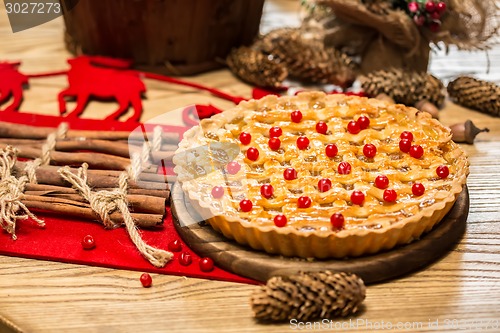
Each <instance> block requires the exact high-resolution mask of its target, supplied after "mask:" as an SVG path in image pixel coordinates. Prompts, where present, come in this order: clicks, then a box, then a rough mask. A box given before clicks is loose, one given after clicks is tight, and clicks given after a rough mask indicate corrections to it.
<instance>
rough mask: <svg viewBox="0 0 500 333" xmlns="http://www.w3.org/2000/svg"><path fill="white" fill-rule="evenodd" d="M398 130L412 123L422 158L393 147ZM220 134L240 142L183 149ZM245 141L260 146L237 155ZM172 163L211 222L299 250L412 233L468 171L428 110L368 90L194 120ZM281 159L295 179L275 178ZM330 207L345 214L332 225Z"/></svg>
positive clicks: (254, 103)
mask: <svg viewBox="0 0 500 333" xmlns="http://www.w3.org/2000/svg"><path fill="white" fill-rule="evenodd" d="M295 110H300V112H301V113H302V115H303V117H302V120H301V121H300V122H299V123H295V122H293V121H291V113H292V112H293V111H295ZM360 116H366V117H368V118H369V119H370V125H369V127H368V128H367V129H363V130H361V131H360V132H359V133H358V134H351V133H349V131H348V130H347V124H348V123H349V122H350V121H352V120H357V119H358V118H359V117H360ZM318 121H323V122H325V123H326V124H327V125H328V132H327V133H326V134H321V133H318V132H317V131H316V124H317V122H318ZM273 126H279V127H280V128H281V129H282V132H283V134H282V135H281V136H280V137H279V138H280V140H281V147H280V149H279V150H276V151H274V150H272V149H270V147H269V144H268V140H269V129H270V128H271V127H273ZM403 131H409V132H411V133H412V134H413V137H414V138H413V142H412V144H414V145H420V146H421V147H422V148H423V149H424V154H423V156H422V157H421V158H414V157H412V156H410V154H408V153H403V152H401V150H400V147H399V141H400V134H401V133H402V132H403ZM241 132H247V133H250V134H251V136H252V140H251V142H250V143H249V144H248V145H243V144H242V143H241V142H240V140H239V135H240V133H241ZM299 136H306V137H307V138H308V139H309V140H310V143H309V147H308V148H307V149H305V150H301V149H299V148H298V147H297V144H296V140H297V138H298V137H299ZM226 143H227V144H230V145H231V147H233V148H234V147H239V149H241V151H240V152H239V151H236V152H234V151H233V152H232V156H230V157H228V156H225V158H226V160H224V156H223V158H222V159H220V158H219V159H218V158H217V157H220V156H221V154H220V151H219V152H218V153H217V154H213V155H210V154H205V155H203V154H199V153H197V154H194V155H193V154H190V151H192V150H193V149H195V150H196V149H199V147H207V146H210V145H214V147H216V146H217V145H221V144H226ZM368 143H369V144H373V145H375V146H376V148H377V153H376V155H375V157H373V158H367V157H366V156H365V155H364V154H363V146H364V145H365V144H368ZM328 144H335V145H336V146H337V147H338V154H337V156H335V157H333V158H330V157H328V156H327V155H326V154H325V146H326V145H328ZM217 147H219V148H220V146H217ZM250 147H254V148H257V149H258V151H259V157H258V159H257V160H256V161H251V160H249V159H248V158H247V157H246V155H245V153H246V150H247V149H249V148H250ZM222 155H224V153H222ZM229 155H231V154H229ZM214 156H215V158H213V157H214ZM233 158H234V161H236V162H237V163H239V165H240V166H241V170H240V171H239V172H238V173H236V174H231V173H228V172H227V171H226V169H225V167H224V164H225V163H227V162H228V161H229V160H231V159H233ZM214 161H215V162H214ZM341 162H348V163H349V164H350V165H351V167H352V171H351V173H350V174H345V175H343V174H339V173H338V170H337V167H338V164H339V163H341ZM174 163H175V165H176V166H175V172H176V173H177V174H178V180H179V181H180V182H181V184H182V188H183V190H184V192H185V193H186V194H187V197H188V198H189V200H190V203H191V204H192V205H193V207H195V208H196V209H197V211H198V212H199V213H200V214H201V216H202V217H204V218H206V220H207V222H209V223H210V225H211V226H212V227H213V228H214V229H215V230H217V231H219V232H221V233H222V234H223V235H224V236H226V237H227V238H230V239H234V240H236V241H237V242H238V243H241V244H247V245H249V246H251V247H252V248H254V249H257V250H264V251H266V252H268V253H272V254H281V255H284V256H298V257H303V258H309V257H313V258H344V257H353V256H361V255H366V254H373V253H377V252H380V251H383V250H388V249H391V248H393V247H395V246H396V245H400V244H406V243H409V242H411V241H413V240H416V239H418V238H419V237H420V236H421V235H422V234H424V233H425V232H428V231H430V230H431V229H432V228H433V227H434V226H435V225H436V224H437V223H438V222H439V221H440V220H441V219H442V218H443V217H444V216H445V215H446V213H448V211H449V210H450V209H451V207H452V206H453V204H454V202H455V200H456V198H457V196H458V195H459V194H460V192H461V191H462V188H463V186H464V185H465V183H466V178H467V175H468V172H469V171H468V161H467V158H466V155H465V153H464V151H463V150H462V149H461V148H460V147H459V146H458V145H457V144H456V143H454V142H453V141H452V140H451V134H450V130H449V129H448V128H446V127H444V126H443V125H442V124H441V123H439V122H438V121H437V120H434V119H432V117H431V116H430V115H429V114H428V113H425V112H420V111H418V110H417V109H414V108H411V107H406V106H404V105H400V104H388V103H387V102H383V101H380V100H376V99H368V98H361V97H356V96H346V95H326V94H324V93H320V92H306V93H300V94H298V95H297V96H286V97H277V96H267V97H265V98H262V99H260V100H250V101H248V102H242V103H240V104H239V105H238V106H236V107H235V108H232V109H230V110H227V111H225V112H222V113H220V114H218V115H215V116H214V117H212V118H210V119H205V120H202V121H201V123H200V125H199V126H196V127H193V128H192V129H190V130H188V131H187V132H186V133H185V135H184V139H183V140H182V142H181V143H180V145H179V149H178V150H177V151H176V154H175V157H174ZM442 165H445V166H447V167H448V168H449V171H450V173H449V175H448V176H447V177H446V178H444V179H443V178H441V177H439V176H438V175H437V173H436V169H437V168H438V167H439V166H442ZM289 167H293V168H295V169H296V171H297V172H298V177H297V179H295V180H285V179H284V177H283V172H284V170H285V169H286V168H289ZM200 170H201V171H200ZM378 175H386V176H387V177H388V179H389V188H390V189H394V190H395V191H396V192H397V200H396V201H395V202H387V201H384V198H383V196H384V189H380V188H377V187H376V186H375V184H374V181H375V178H376V177H377V176H378ZM322 178H328V179H330V180H331V182H332V188H331V189H330V190H328V191H326V192H321V191H319V190H318V181H319V180H320V179H322ZM415 182H420V183H421V184H423V185H424V187H425V192H424V194H423V195H420V196H416V195H414V194H413V193H412V185H413V184H414V183H415ZM263 184H271V185H272V186H273V188H274V194H273V197H271V198H269V199H266V198H264V197H263V196H262V195H261V192H260V187H261V186H262V185H263ZM215 186H221V187H222V188H223V189H224V195H223V196H222V197H221V198H214V197H213V196H212V194H211V191H212V189H213V188H214V187H215ZM354 190H358V191H361V192H363V193H364V194H365V200H364V202H363V204H362V205H358V204H353V203H352V201H351V199H350V196H351V193H352V192H353V191H354ZM301 196H308V197H309V198H310V199H311V200H312V205H311V206H310V207H309V208H299V207H298V205H297V200H298V198H299V197H301ZM242 199H248V200H251V201H252V203H253V208H252V210H251V211H249V212H243V211H241V209H240V205H239V204H240V201H241V200H242ZM334 213H341V214H342V215H343V216H344V218H345V224H344V227H343V228H342V229H337V228H334V227H332V225H331V222H330V217H331V215H332V214H334ZM278 214H282V215H285V216H286V218H287V224H286V226H284V227H277V226H276V225H275V224H274V221H273V219H274V217H275V216H276V215H278Z"/></svg>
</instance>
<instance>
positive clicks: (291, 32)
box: [254, 28, 356, 88]
mask: <svg viewBox="0 0 500 333" xmlns="http://www.w3.org/2000/svg"><path fill="white" fill-rule="evenodd" d="M254 47H256V48H257V49H259V50H261V51H262V52H265V53H267V54H269V55H271V56H272V58H273V59H275V60H276V61H278V62H279V63H281V64H283V65H284V66H286V68H287V70H288V72H289V73H290V75H291V76H293V77H295V78H297V79H299V80H303V81H307V82H313V83H331V84H335V85H338V86H341V87H344V88H345V87H349V86H350V85H351V84H352V82H354V80H355V78H356V74H355V67H356V66H355V64H354V62H353V61H352V60H351V58H349V57H348V56H347V55H345V54H344V53H342V52H340V51H338V50H336V49H333V48H326V47H325V45H324V43H322V42H320V41H317V40H313V39H307V38H305V37H303V35H302V32H301V31H300V30H299V29H291V28H283V29H277V30H274V31H271V32H270V33H268V34H267V35H264V36H262V37H261V38H260V39H259V40H258V41H257V42H256V43H255V44H254Z"/></svg>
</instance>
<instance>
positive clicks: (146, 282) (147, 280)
mask: <svg viewBox="0 0 500 333" xmlns="http://www.w3.org/2000/svg"><path fill="white" fill-rule="evenodd" d="M139 280H141V284H142V286H143V287H144V288H149V287H151V286H152V285H153V279H152V278H151V275H149V274H148V273H142V275H141V277H140V278H139Z"/></svg>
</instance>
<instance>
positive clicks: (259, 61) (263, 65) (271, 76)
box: [226, 46, 288, 88]
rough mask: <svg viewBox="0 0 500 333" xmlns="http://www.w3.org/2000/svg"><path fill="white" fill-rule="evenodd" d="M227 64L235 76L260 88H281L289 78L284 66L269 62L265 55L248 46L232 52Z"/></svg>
mask: <svg viewBox="0 0 500 333" xmlns="http://www.w3.org/2000/svg"><path fill="white" fill-rule="evenodd" d="M226 62H227V65H228V66H229V68H230V69H231V71H232V72H233V73H234V74H235V75H237V76H238V77H239V78H241V79H242V80H243V81H246V82H249V83H251V84H255V85H256V86H259V87H271V88H276V87H279V86H281V83H282V82H283V80H284V79H285V78H286V77H287V76H288V72H287V70H286V68H285V67H284V66H283V65H281V64H278V63H277V62H274V61H272V60H269V58H268V56H266V55H265V54H264V53H262V52H260V51H257V50H254V49H251V48H249V47H246V46H242V47H240V48H237V49H234V50H232V51H231V52H230V53H229V55H228V56H227V59H226Z"/></svg>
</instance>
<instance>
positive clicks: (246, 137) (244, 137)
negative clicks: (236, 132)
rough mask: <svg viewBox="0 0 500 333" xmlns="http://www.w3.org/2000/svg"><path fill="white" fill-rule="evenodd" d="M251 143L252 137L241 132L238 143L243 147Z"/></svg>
mask: <svg viewBox="0 0 500 333" xmlns="http://www.w3.org/2000/svg"><path fill="white" fill-rule="evenodd" d="M250 141H252V135H251V134H250V133H246V132H242V133H241V134H240V142H241V144H243V145H248V144H249V143H250Z"/></svg>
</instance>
